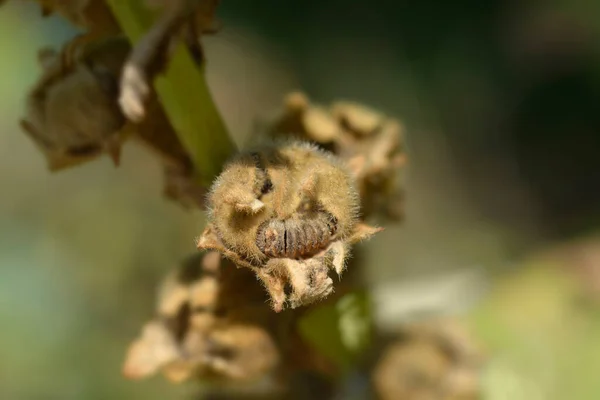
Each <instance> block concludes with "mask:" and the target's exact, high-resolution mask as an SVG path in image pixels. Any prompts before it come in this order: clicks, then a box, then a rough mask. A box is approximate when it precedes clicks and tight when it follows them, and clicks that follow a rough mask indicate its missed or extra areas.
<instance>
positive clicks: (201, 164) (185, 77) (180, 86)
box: [107, 0, 236, 186]
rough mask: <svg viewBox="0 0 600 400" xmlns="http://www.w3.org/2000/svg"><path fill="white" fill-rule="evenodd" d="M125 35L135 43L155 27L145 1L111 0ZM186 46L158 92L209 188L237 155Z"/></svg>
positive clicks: (174, 57) (201, 69)
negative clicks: (224, 167)
mask: <svg viewBox="0 0 600 400" xmlns="http://www.w3.org/2000/svg"><path fill="white" fill-rule="evenodd" d="M107 3H108V4H109V6H110V7H111V9H112V12H113V14H114V15H115V17H116V19H117V20H118V21H119V24H120V25H121V28H122V29H123V32H125V34H126V35H127V37H128V38H129V40H130V41H131V42H132V43H133V44H135V43H137V41H138V40H139V39H140V38H141V37H142V36H143V35H144V34H145V33H146V32H147V31H148V30H149V29H150V28H151V27H152V25H153V23H154V21H155V20H156V15H155V13H153V12H151V11H150V10H148V9H147V7H146V6H145V5H144V4H143V1H142V0H107ZM204 67H205V66H204V64H203V65H201V66H198V65H197V64H196V63H195V62H194V60H193V59H192V57H191V55H190V54H189V52H188V51H187V49H186V47H185V46H184V45H179V46H177V48H176V50H175V51H174V52H173V54H172V55H171V56H170V58H169V64H168V67H167V70H166V71H165V73H164V74H163V75H162V76H159V77H158V78H157V79H156V82H155V84H154V86H155V89H156V91H157V93H158V96H159V98H160V102H161V104H162V106H163V108H164V110H165V113H166V114H167V116H168V118H169V121H170V122H171V125H172V126H173V129H175V132H176V133H177V136H178V137H179V140H180V141H181V142H182V144H183V145H184V146H185V148H186V150H187V151H188V152H189V154H190V157H191V158H192V161H193V162H194V166H195V169H196V172H197V173H198V174H199V176H198V178H199V179H200V183H202V184H203V185H204V186H209V185H210V184H211V183H212V180H213V179H214V177H215V176H217V175H218V174H219V173H220V172H221V168H222V166H223V164H224V163H225V161H226V160H227V159H228V158H229V157H230V156H231V155H232V154H233V153H234V152H235V150H236V148H235V144H234V143H233V141H232V140H231V137H230V136H229V133H228V132H227V128H226V127H225V124H224V122H223V120H222V118H221V115H220V114H219V111H218V110H217V107H216V106H215V104H214V102H213V100H212V96H211V94H210V91H209V89H208V86H207V84H206V80H205V76H204Z"/></svg>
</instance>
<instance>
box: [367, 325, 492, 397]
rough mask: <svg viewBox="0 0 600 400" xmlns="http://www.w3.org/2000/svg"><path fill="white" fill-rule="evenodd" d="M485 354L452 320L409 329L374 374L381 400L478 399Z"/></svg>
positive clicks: (384, 354)
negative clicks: (426, 399)
mask: <svg viewBox="0 0 600 400" xmlns="http://www.w3.org/2000/svg"><path fill="white" fill-rule="evenodd" d="M483 362H484V355H483V352H482V350H481V348H480V347H479V345H478V344H477V343H476V341H475V340H474V339H473V337H471V336H470V335H469V334H468V332H467V331H466V330H465V328H464V327H463V326H461V325H459V324H458V322H457V321H453V320H448V319H445V320H436V321H428V322H425V323H413V324H409V325H407V326H405V327H404V328H403V329H402V330H401V332H399V335H398V336H397V337H396V338H395V339H394V340H392V341H391V342H390V343H389V344H388V345H387V346H384V348H383V351H382V353H381V355H380V357H379V359H378V361H377V364H376V365H375V368H374V369H373V373H372V382H373V388H374V390H375V393H376V395H377V398H378V399H380V400H388V399H389V400H391V399H400V398H402V399H404V398H405V399H413V398H414V399H417V398H419V399H420V398H432V399H433V398H439V399H465V400H469V399H472V400H475V399H478V398H480V395H481V387H480V382H479V377H480V372H481V368H482V366H483Z"/></svg>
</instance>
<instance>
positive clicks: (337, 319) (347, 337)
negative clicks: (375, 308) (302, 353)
mask: <svg viewBox="0 0 600 400" xmlns="http://www.w3.org/2000/svg"><path fill="white" fill-rule="evenodd" d="M299 329H300V334H301V335H302V337H303V338H304V339H305V340H307V341H308V342H309V343H311V344H312V345H314V346H315V347H316V349H317V350H318V351H320V352H321V353H322V354H324V355H325V356H327V357H329V358H330V359H331V360H333V361H334V362H335V363H336V364H338V366H339V367H341V368H342V370H347V369H348V368H349V367H351V366H352V365H353V364H354V362H355V361H356V358H357V356H359V355H360V354H361V353H362V352H363V351H364V350H365V349H366V347H367V346H368V345H369V343H370V340H371V334H372V319H371V304H370V299H369V295H368V293H367V291H362V290H361V291H355V292H352V293H348V294H346V295H344V296H343V297H341V298H340V299H338V300H337V301H336V302H334V303H325V304H323V305H322V306H320V307H317V308H316V309H315V310H314V311H312V312H310V313H309V314H307V315H305V316H304V317H303V318H302V319H301V320H300V322H299Z"/></svg>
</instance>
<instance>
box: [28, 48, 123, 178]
mask: <svg viewBox="0 0 600 400" xmlns="http://www.w3.org/2000/svg"><path fill="white" fill-rule="evenodd" d="M67 47H68V44H67ZM67 47H65V49H66V48H67ZM64 51H65V50H64V49H63V52H64ZM128 51H129V45H128V44H127V42H126V41H125V40H124V39H123V38H121V37H116V38H106V39H103V40H101V41H97V42H93V43H87V44H86V45H85V46H84V47H81V48H78V50H77V52H76V54H75V57H76V58H75V63H74V64H72V65H65V63H64V54H63V53H59V52H55V51H53V50H52V49H48V48H46V49H42V50H40V52H39V61H40V64H41V66H42V68H43V73H42V75H41V77H40V78H39V80H38V82H37V83H36V85H35V86H34V87H33V89H32V90H31V91H30V93H29V94H28V96H27V103H26V107H27V108H26V117H25V118H24V119H23V120H22V121H21V126H22V128H23V129H24V131H25V133H26V134H27V135H28V136H29V137H30V138H31V139H32V140H33V141H34V142H35V144H36V145H37V146H38V147H39V148H40V150H41V151H42V152H43V153H44V155H45V156H46V159H47V162H48V167H49V169H50V170H52V171H57V170H60V169H64V168H68V167H71V166H74V165H78V164H80V163H82V162H85V161H88V160H90V159H94V158H96V157H97V156H99V155H100V154H103V153H106V154H108V155H109V156H110V157H111V158H112V159H113V161H114V163H115V164H118V163H119V156H120V147H121V144H122V142H123V140H124V138H125V136H126V130H124V129H123V127H124V124H125V119H124V117H123V115H122V114H121V111H120V110H119V107H118V104H117V103H116V98H117V96H118V81H119V76H120V67H121V65H122V64H123V61H124V60H125V58H126V56H127V53H128Z"/></svg>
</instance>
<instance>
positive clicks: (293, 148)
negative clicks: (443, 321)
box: [198, 142, 378, 311]
mask: <svg viewBox="0 0 600 400" xmlns="http://www.w3.org/2000/svg"><path fill="white" fill-rule="evenodd" d="M208 203H209V204H208V206H209V211H210V212H209V224H208V226H207V227H206V229H205V230H204V232H203V234H202V236H201V237H200V239H199V241H198V247H199V248H202V249H213V250H218V251H220V252H222V253H223V254H224V255H225V256H226V257H228V258H230V259H231V260H232V261H233V262H234V263H235V264H237V265H238V266H241V267H248V268H250V269H252V270H253V271H254V272H255V273H256V275H257V276H258V278H259V279H260V280H261V281H262V282H263V284H264V285H265V287H266V289H267V290H268V292H269V294H270V296H271V300H272V305H273V309H274V310H275V311H281V310H282V309H283V308H284V305H285V304H286V303H287V305H288V306H289V307H291V308H295V307H298V306H301V305H305V304H310V303H313V302H315V301H318V300H321V299H323V298H325V297H327V296H328V295H329V294H330V293H331V292H332V291H333V280H332V279H331V278H330V277H329V271H330V270H334V271H335V272H336V273H337V274H338V275H340V274H341V273H342V271H343V269H344V262H345V260H346V258H347V255H348V250H349V245H351V244H353V243H355V242H356V241H359V240H362V239H365V238H368V237H370V236H371V235H373V234H374V233H375V232H377V231H378V229H376V228H372V227H369V226H367V225H364V224H362V223H359V221H358V210H359V206H360V203H359V198H358V195H357V192H356V189H355V187H354V182H353V179H352V177H351V176H350V174H349V173H348V172H347V171H346V170H345V169H344V167H343V166H341V163H340V162H339V160H338V159H336V158H335V157H334V156H332V155H331V154H328V153H325V152H323V151H320V150H318V149H317V148H316V147H313V146H311V145H308V144H306V143H299V142H298V143H289V144H281V145H273V146H268V145H265V146H263V147H262V148H260V149H258V150H257V151H248V152H245V153H242V154H240V155H239V156H237V157H236V158H235V159H234V160H233V161H231V162H230V163H229V164H228V165H227V166H226V167H225V169H224V171H223V172H222V174H221V175H220V176H219V177H218V178H217V180H216V181H215V183H214V184H213V187H212V189H211V192H210V194H209V197H208Z"/></svg>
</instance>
